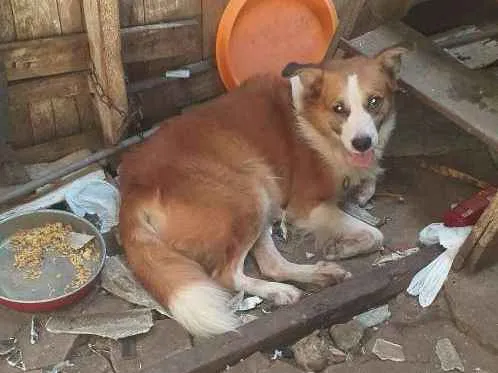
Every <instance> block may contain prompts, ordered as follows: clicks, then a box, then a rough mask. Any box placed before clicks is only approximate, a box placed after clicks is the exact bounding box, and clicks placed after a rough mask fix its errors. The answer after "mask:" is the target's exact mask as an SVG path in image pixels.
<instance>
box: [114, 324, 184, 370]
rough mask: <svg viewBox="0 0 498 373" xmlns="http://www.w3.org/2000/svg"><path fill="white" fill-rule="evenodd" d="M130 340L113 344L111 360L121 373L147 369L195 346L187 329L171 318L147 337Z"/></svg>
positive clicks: (155, 326)
mask: <svg viewBox="0 0 498 373" xmlns="http://www.w3.org/2000/svg"><path fill="white" fill-rule="evenodd" d="M128 342H131V343H129V345H131V348H130V347H128V348H125V347H126V346H125V345H124V344H125V343H127V342H126V341H125V342H123V341H112V343H111V361H112V365H113V367H114V369H115V370H116V372H117V373H125V372H130V373H131V372H136V371H137V367H141V369H147V368H149V367H151V366H153V365H155V364H157V363H159V362H160V361H161V360H164V359H166V358H168V357H170V356H172V355H174V354H176V353H179V352H182V351H185V350H188V349H189V348H191V347H192V343H191V340H190V336H189V334H188V333H187V332H186V330H185V329H184V328H183V327H182V326H181V325H180V324H178V323H177V322H176V321H174V320H171V319H165V320H158V321H156V322H155V324H154V327H153V328H152V329H151V331H150V332H149V333H147V334H144V335H140V336H136V337H130V341H128Z"/></svg>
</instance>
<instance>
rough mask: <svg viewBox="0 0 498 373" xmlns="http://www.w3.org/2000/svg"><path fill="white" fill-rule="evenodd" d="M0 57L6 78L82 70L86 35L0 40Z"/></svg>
mask: <svg viewBox="0 0 498 373" xmlns="http://www.w3.org/2000/svg"><path fill="white" fill-rule="evenodd" d="M0 59H3V60H4V61H5V64H6V66H7V78H8V79H9V81H12V80H20V79H27V78H35V77H42V76H48V75H56V74H63V73H66V72H74V71H82V70H85V69H87V68H88V39H87V36H86V35H85V34H75V35H69V36H60V37H55V38H46V39H38V40H30V41H25V42H14V43H7V44H0Z"/></svg>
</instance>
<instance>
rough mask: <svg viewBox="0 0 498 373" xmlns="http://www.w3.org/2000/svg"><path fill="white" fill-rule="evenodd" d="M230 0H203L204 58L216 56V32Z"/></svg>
mask: <svg viewBox="0 0 498 373" xmlns="http://www.w3.org/2000/svg"><path fill="white" fill-rule="evenodd" d="M227 4H228V0H202V55H203V57H204V58H211V57H213V56H214V53H215V48H216V32H217V31H218V23H219V22H220V19H221V16H222V14H223V11H224V10H225V7H226V5H227Z"/></svg>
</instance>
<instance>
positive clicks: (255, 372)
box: [225, 352, 303, 373]
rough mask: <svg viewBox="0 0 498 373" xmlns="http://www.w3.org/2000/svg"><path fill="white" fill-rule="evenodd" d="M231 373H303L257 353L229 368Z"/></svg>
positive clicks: (227, 370)
mask: <svg viewBox="0 0 498 373" xmlns="http://www.w3.org/2000/svg"><path fill="white" fill-rule="evenodd" d="M225 372H229V373H303V371H301V370H299V369H297V368H296V367H294V366H292V365H290V364H287V363H285V362H283V361H280V360H276V361H270V360H269V359H267V358H266V357H265V356H264V355H263V354H261V353H260V352H257V353H255V354H253V355H251V356H249V357H248V358H247V359H244V360H241V361H240V363H238V364H236V365H234V366H232V367H227V369H226V370H225Z"/></svg>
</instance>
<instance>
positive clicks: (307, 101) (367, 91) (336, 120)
mask: <svg viewBox="0 0 498 373" xmlns="http://www.w3.org/2000/svg"><path fill="white" fill-rule="evenodd" d="M405 52H406V49H404V48H392V49H388V50H385V51H383V52H381V53H380V54H379V55H377V56H376V57H374V58H366V57H353V58H349V59H344V60H332V61H329V62H326V63H324V64H321V65H315V66H314V65H301V66H298V65H294V69H296V71H295V75H294V76H293V77H291V78H290V81H291V86H292V96H293V102H294V106H295V109H296V112H297V114H298V115H299V117H300V118H302V119H304V120H305V122H306V123H307V124H308V123H309V125H310V126H312V128H311V129H310V131H313V132H314V134H313V135H312V137H314V138H316V139H317V141H318V139H319V138H318V137H317V136H319V137H320V138H321V139H319V140H320V141H322V140H325V141H327V143H329V144H330V145H331V146H337V145H336V144H337V143H339V144H340V145H339V146H341V147H342V149H343V150H344V152H345V154H346V156H347V159H348V161H349V162H350V163H351V165H353V166H357V167H362V168H366V167H369V166H370V165H371V164H372V162H373V160H374V158H375V153H374V150H375V149H376V147H377V146H378V145H379V129H380V127H381V126H382V124H383V122H384V121H385V120H386V119H387V118H388V116H389V115H390V114H391V112H392V110H393V94H394V91H395V89H396V79H397V76H398V73H399V70H400V65H401V55H402V54H403V53H405ZM310 136H311V135H310ZM322 142H323V141H322Z"/></svg>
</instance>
